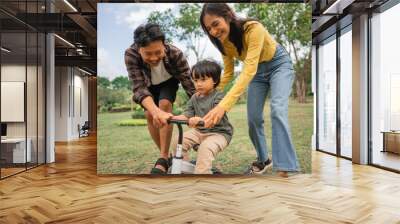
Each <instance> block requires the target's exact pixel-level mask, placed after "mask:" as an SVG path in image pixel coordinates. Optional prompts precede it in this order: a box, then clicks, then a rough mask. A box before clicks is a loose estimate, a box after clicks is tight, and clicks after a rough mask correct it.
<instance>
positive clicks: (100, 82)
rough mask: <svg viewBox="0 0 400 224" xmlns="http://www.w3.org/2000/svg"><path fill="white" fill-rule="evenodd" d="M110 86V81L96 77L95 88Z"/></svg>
mask: <svg viewBox="0 0 400 224" xmlns="http://www.w3.org/2000/svg"><path fill="white" fill-rule="evenodd" d="M110 85H111V83H110V80H108V78H107V77H101V76H99V77H97V86H100V87H102V88H109V87H110Z"/></svg>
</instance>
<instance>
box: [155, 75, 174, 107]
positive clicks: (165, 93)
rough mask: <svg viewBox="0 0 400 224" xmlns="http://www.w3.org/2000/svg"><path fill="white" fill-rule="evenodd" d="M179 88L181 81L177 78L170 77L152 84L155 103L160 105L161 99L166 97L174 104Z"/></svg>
mask: <svg viewBox="0 0 400 224" xmlns="http://www.w3.org/2000/svg"><path fill="white" fill-rule="evenodd" d="M178 88H179V81H178V80H177V79H176V78H173V77H172V78H170V79H168V80H167V81H165V82H162V83H160V84H158V85H151V86H150V87H149V91H150V93H151V95H153V99H154V103H155V104H156V105H157V106H159V102H160V100H163V99H166V100H168V101H169V102H171V103H172V104H173V103H174V102H175V99H176V92H177V91H178Z"/></svg>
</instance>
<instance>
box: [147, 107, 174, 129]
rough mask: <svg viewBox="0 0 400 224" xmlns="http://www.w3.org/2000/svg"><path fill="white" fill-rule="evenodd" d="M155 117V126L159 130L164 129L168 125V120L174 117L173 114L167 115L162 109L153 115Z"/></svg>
mask: <svg viewBox="0 0 400 224" xmlns="http://www.w3.org/2000/svg"><path fill="white" fill-rule="evenodd" d="M152 116H153V124H154V126H156V127H157V128H162V127H164V126H165V125H167V124H168V119H170V118H171V117H173V116H174V115H173V114H171V113H167V112H165V111H163V110H161V109H157V110H156V112H154V113H153V114H152Z"/></svg>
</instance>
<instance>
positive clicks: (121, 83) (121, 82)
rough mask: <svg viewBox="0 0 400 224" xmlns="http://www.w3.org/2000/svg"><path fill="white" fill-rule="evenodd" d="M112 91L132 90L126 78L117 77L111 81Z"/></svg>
mask: <svg viewBox="0 0 400 224" xmlns="http://www.w3.org/2000/svg"><path fill="white" fill-rule="evenodd" d="M111 84H112V88H113V89H129V90H131V89H132V84H131V81H129V79H128V77H126V76H118V77H116V78H114V79H113V80H112V81H111Z"/></svg>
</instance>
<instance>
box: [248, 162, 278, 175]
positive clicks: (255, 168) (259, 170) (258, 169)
mask: <svg viewBox="0 0 400 224" xmlns="http://www.w3.org/2000/svg"><path fill="white" fill-rule="evenodd" d="M270 167H272V160H270V159H269V158H268V160H267V161H265V162H260V161H255V162H253V163H252V164H251V166H250V167H249V169H248V170H247V171H246V172H245V174H247V175H249V174H263V173H265V172H266V171H267V170H268V169H269V168H270Z"/></svg>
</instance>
